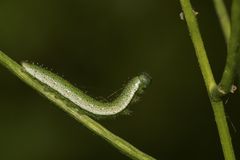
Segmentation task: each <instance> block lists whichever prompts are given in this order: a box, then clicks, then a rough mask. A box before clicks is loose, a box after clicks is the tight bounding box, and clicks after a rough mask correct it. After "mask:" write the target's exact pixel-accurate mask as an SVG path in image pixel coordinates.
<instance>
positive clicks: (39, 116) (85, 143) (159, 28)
mask: <svg viewBox="0 0 240 160" xmlns="http://www.w3.org/2000/svg"><path fill="white" fill-rule="evenodd" d="M227 5H228V7H229V6H230V2H229V1H228V2H227ZM193 6H194V8H195V10H196V11H198V12H199V14H198V16H197V17H198V20H199V23H200V28H201V32H202V36H203V39H204V42H205V45H206V49H207V52H208V57H209V60H210V63H211V65H212V69H213V72H214V75H215V78H216V80H217V81H219V79H220V78H221V74H222V71H223V67H224V63H225V60H224V59H225V56H226V47H225V43H224V39H223V35H222V32H221V29H220V27H219V23H218V20H217V17H216V14H215V11H214V7H213V4H212V1H202V0H195V1H193ZM180 12H181V7H180V4H179V1H167V0H102V1H99V0H61V1H59V0H21V1H19V0H1V1H0V21H1V25H0V49H1V50H2V51H4V52H5V53H7V55H8V56H10V57H12V58H13V59H14V60H16V61H18V62H21V61H23V60H29V61H30V62H38V63H39V64H43V65H44V66H46V67H48V68H50V69H52V70H53V71H54V72H55V73H58V74H59V75H61V76H64V77H65V78H66V79H67V80H69V81H70V82H72V83H73V84H75V85H76V86H78V87H79V88H81V89H83V90H85V91H87V92H88V93H89V94H90V95H92V96H94V97H97V98H102V97H108V96H109V95H111V94H112V93H113V92H115V91H117V90H118V89H119V88H121V87H122V86H123V85H124V84H126V82H127V81H128V80H129V79H130V78H132V77H134V76H136V75H137V74H139V73H141V72H143V71H144V72H147V73H149V74H150V75H151V76H152V78H153V82H152V84H151V86H150V87H149V88H148V89H147V91H146V93H145V94H144V95H143V96H142V98H141V100H140V102H138V103H136V104H133V105H131V110H132V111H133V112H132V114H131V115H130V116H119V117H117V118H115V119H101V120H98V121H99V122H100V123H101V124H102V125H104V126H105V127H106V128H108V129H109V130H110V131H112V132H113V133H115V134H117V135H118V136H120V137H122V138H124V139H125V140H127V141H129V142H130V143H132V144H133V145H135V146H136V147H137V148H139V149H141V150H143V151H144V152H146V153H148V154H150V155H152V156H154V157H155V158H157V159H159V160H175V159H184V160H191V159H195V160H203V159H204V160H222V159H223V155H222V151H221V146H220V142H219V138H218V133H217V129H216V125H215V121H214V117H213V112H212V109H211V106H210V103H209V100H208V97H207V93H206V89H205V86H204V82H203V79H202V76H201V73H200V70H199V67H198V64H197V59H196V57H195V53H194V49H193V46H192V42H191V40H190V37H189V33H188V31H187V27H186V23H185V21H182V20H180V18H179V14H180ZM0 90H1V92H0V101H1V103H0V107H1V108H0V126H1V127H0V159H2V160H43V159H44V160H55V159H57V160H80V159H81V160H85V159H86V160H94V159H109V160H110V159H114V160H127V159H128V158H127V157H125V156H124V155H122V154H121V153H119V151H117V150H116V149H115V148H113V147H111V146H110V145H109V144H108V143H106V142H105V141H104V140H103V139H101V138H99V137H98V136H95V135H94V134H93V133H92V132H90V131H89V130H88V129H86V128H85V127H84V126H82V125H81V124H79V123H77V122H76V121H75V120H74V119H72V118H71V117H70V116H68V115H67V114H66V113H65V112H63V111H62V110H60V109H59V108H58V107H56V106H55V105H53V104H52V103H50V102H49V101H48V100H46V99H45V98H43V97H42V96H39V94H38V93H36V91H34V90H32V89H31V88H30V87H28V86H26V85H25V84H24V83H23V82H21V81H20V80H19V79H18V78H16V77H15V76H13V75H12V74H11V73H9V71H7V70H6V69H5V68H3V67H2V66H1V67H0ZM226 103H227V104H226V112H227V115H228V122H229V126H230V130H231V134H232V139H233V142H234V147H235V151H236V155H237V158H239V157H240V152H239V149H240V144H239V139H240V120H239V115H240V109H239V104H240V101H239V94H235V95H232V96H230V97H229V101H228V102H226Z"/></svg>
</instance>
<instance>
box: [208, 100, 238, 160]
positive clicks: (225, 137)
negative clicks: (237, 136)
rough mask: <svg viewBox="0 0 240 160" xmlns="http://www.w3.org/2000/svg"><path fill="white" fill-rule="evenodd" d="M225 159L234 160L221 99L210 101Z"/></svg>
mask: <svg viewBox="0 0 240 160" xmlns="http://www.w3.org/2000/svg"><path fill="white" fill-rule="evenodd" d="M211 104H212V108H213V112H214V116H215V120H216V123H217V127H218V133H219V137H220V141H221V145H222V148H223V154H224V157H225V160H235V159H236V158H235V155H234V149H233V146H232V141H231V135H230V133H229V127H228V123H227V119H226V114H225V111H224V105H223V102H222V101H217V102H216V101H211Z"/></svg>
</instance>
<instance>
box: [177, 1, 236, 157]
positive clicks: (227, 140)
mask: <svg viewBox="0 0 240 160" xmlns="http://www.w3.org/2000/svg"><path fill="white" fill-rule="evenodd" d="M180 3H181V5H182V9H183V12H184V15H185V19H186V21H187V25H188V29H189V32H190V35H191V38H192V41H193V44H194V48H195V52H196V55H197V58H198V61H199V65H200V68H201V72H202V74H203V77H204V81H205V84H206V88H207V91H208V95H209V99H210V101H211V104H212V108H213V112H214V115H215V120H216V123H217V128H218V132H219V136H220V141H221V144H222V149H223V153H224V157H225V160H235V155H234V150H233V146H232V141H231V136H230V132H229V128H228V124H227V120H226V115H225V111H224V105H223V103H222V101H221V100H220V99H216V98H214V97H212V91H213V90H214V88H215V87H216V83H215V80H214V77H213V74H212V71H211V67H210V65H209V62H208V58H207V55H206V51H205V48H204V44H203V41H202V38H201V34H200V31H199V28H198V24H197V19H196V15H195V14H194V12H193V9H192V6H191V3H190V0H180ZM216 100H217V101H216Z"/></svg>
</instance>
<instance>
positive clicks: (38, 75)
mask: <svg viewBox="0 0 240 160" xmlns="http://www.w3.org/2000/svg"><path fill="white" fill-rule="evenodd" d="M22 67H23V68H24V71H25V72H27V73H28V74H29V75H30V76H32V77H33V78H35V79H37V80H38V81H40V82H41V83H42V84H44V85H47V86H48V87H50V88H51V89H53V90H54V91H56V92H57V93H58V94H60V95H61V96H63V97H64V98H66V99H67V100H69V101H70V102H72V103H74V104H75V105H77V106H78V107H80V109H82V110H84V111H86V112H88V113H90V114H93V115H97V116H111V115H116V114H118V113H121V112H122V111H124V110H125V109H126V108H127V106H128V105H129V104H130V103H131V102H132V101H134V99H135V98H136V97H138V96H139V95H140V94H142V93H143V92H144V90H145V88H146V87H147V86H148V85H149V83H150V82H151V77H150V76H149V75H148V74H147V73H142V74H140V75H138V76H136V77H134V78H132V79H131V80H130V81H129V82H128V83H127V85H126V86H125V87H124V88H123V90H122V92H121V93H120V95H119V96H118V97H116V98H115V99H114V100H113V101H111V102H102V101H98V100H96V99H95V98H93V97H91V96H88V95H87V94H85V93H84V92H83V91H81V90H80V89H78V88H76V87H75V86H73V85H72V84H70V83H69V82H68V81H66V80H65V79H63V78H62V77H60V76H58V75H56V74H54V73H52V72H51V71H48V70H46V69H44V68H42V67H40V66H37V65H34V64H30V63H27V62H23V63H22Z"/></svg>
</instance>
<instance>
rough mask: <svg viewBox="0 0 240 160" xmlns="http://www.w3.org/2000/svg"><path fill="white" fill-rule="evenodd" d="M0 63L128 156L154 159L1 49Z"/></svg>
mask: <svg viewBox="0 0 240 160" xmlns="http://www.w3.org/2000/svg"><path fill="white" fill-rule="evenodd" d="M0 64H2V65H3V66H4V67H6V68H7V69H8V70H9V71H11V72H12V73H13V74H15V75H16V76H17V77H19V78H20V79H21V80H22V81H24V82H25V83H26V84H28V85H29V86H31V87H32V88H33V89H35V90H37V91H38V92H39V93H41V94H42V95H44V96H45V97H46V98H48V99H49V100H50V101H52V102H53V103H55V104H56V105H57V106H58V107H60V108H61V109H63V110H64V111H66V112H67V113H68V114H70V116H72V117H73V118H75V119H76V120H77V121H78V122H80V123H82V124H83V125H84V126H86V127H87V128H88V129H90V130H91V131H92V132H94V133H95V134H97V135H98V136H100V137H102V138H103V139H105V140H106V141H108V142H109V143H110V144H111V145H113V146H114V147H115V148H117V149H118V150H119V151H120V152H122V153H123V154H125V155H126V156H128V157H130V158H132V159H136V160H154V159H155V158H153V157H151V156H149V155H147V154H145V153H143V152H142V151H140V150H138V149H137V148H135V147H134V146H132V145H131V144H130V143H128V142H127V141H125V140H123V139H122V138H120V137H118V136H116V135H114V134H113V133H111V132H110V131H109V130H107V129H106V128H104V127H103V126H102V125H100V124H99V123H97V122H96V121H94V120H93V119H91V118H90V117H88V116H87V115H86V114H85V113H83V112H82V111H81V110H79V109H78V107H77V106H75V105H73V104H72V103H70V102H69V101H67V100H65V99H63V98H61V97H60V96H59V95H58V94H57V93H56V92H54V91H50V90H46V87H45V86H44V85H43V84H41V83H40V82H39V81H37V80H36V79H34V78H32V77H31V76H30V75H29V74H27V73H26V72H25V71H24V70H23V68H22V66H20V65H19V64H18V63H16V62H15V61H13V60H12V59H11V58H9V57H8V56H6V55H5V54H4V53H3V52H1V51H0Z"/></svg>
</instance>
